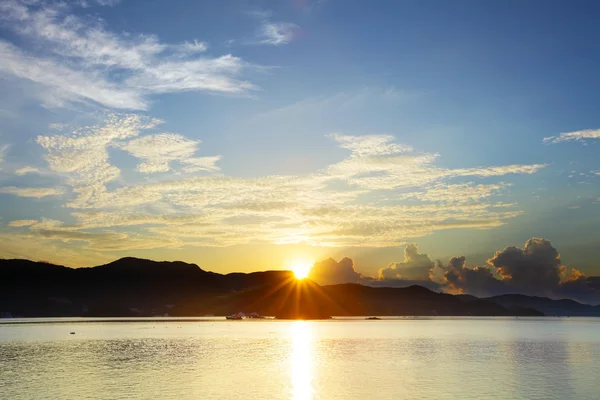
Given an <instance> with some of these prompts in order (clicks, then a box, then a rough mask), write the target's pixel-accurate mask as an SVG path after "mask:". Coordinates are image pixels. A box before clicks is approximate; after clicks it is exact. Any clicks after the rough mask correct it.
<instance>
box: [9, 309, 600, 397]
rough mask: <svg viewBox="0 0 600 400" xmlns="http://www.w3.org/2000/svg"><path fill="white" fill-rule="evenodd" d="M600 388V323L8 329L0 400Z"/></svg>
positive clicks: (568, 392) (588, 392) (591, 391)
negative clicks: (0, 399)
mask: <svg viewBox="0 0 600 400" xmlns="http://www.w3.org/2000/svg"><path fill="white" fill-rule="evenodd" d="M72 331H74V332H75V334H74V335H71V334H70V332H72ZM599 379H600V319H584V318H581V319H579V318H569V319H565V318H548V319H542V318H538V319H522V318H521V319H511V318H507V319H502V318H489V319H485V318H479V319H475V318H473V319H465V318H462V319H461V318H454V319H442V318H434V319H405V320H384V321H364V320H358V319H357V320H334V321H320V322H301V321H298V322H287V321H272V320H263V321H224V320H222V321H216V320H213V321H210V320H204V321H198V320H195V321H185V322H181V321H168V320H162V321H158V322H156V321H155V322H138V321H136V322H94V323H89V322H88V323H85V322H81V321H77V322H64V321H60V322H57V321H54V322H52V323H36V324H10V325H9V324H0V398H2V399H15V400H17V399H478V400H479V399H492V398H494V399H598V398H600V385H599V382H598V380H599Z"/></svg>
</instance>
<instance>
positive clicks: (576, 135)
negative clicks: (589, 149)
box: [544, 129, 600, 143]
mask: <svg viewBox="0 0 600 400" xmlns="http://www.w3.org/2000/svg"><path fill="white" fill-rule="evenodd" d="M599 138H600V129H584V130H581V131H574V132H565V133H561V134H560V135H558V136H549V137H545V138H544V143H561V142H573V141H582V140H585V139H599Z"/></svg>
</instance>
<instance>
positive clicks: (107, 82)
mask: <svg viewBox="0 0 600 400" xmlns="http://www.w3.org/2000/svg"><path fill="white" fill-rule="evenodd" d="M0 14H1V15H2V16H0V22H3V23H4V25H6V26H7V27H8V28H10V29H12V30H14V31H15V32H16V33H18V34H19V35H21V36H25V37H28V38H31V39H33V40H34V43H35V45H36V46H37V47H39V49H40V51H39V53H40V55H38V56H33V55H31V54H26V53H25V52H23V51H22V50H21V49H18V48H16V47H15V46H13V45H11V44H9V43H8V42H6V41H0V57H1V58H2V60H3V62H2V63H1V64H0V72H3V73H4V74H9V75H13V76H16V77H18V78H22V79H27V80H30V81H33V82H36V83H38V84H40V85H42V87H43V88H44V89H43V90H42V91H41V93H40V96H43V97H44V100H45V102H46V103H47V104H49V105H63V104H64V103H66V102H75V101H78V102H81V101H92V102H96V103H99V104H102V105H104V106H106V107H111V108H121V109H147V108H148V100H147V96H148V95H149V94H152V93H167V92H179V91H188V90H194V91H209V92H216V93H230V94H243V93H246V92H247V91H249V90H254V89H256V87H255V86H254V85H253V84H251V83H250V82H248V81H245V80H240V79H238V78H237V77H238V76H239V75H240V74H241V73H242V72H243V71H244V70H246V69H248V68H249V67H251V65H249V64H248V63H246V62H244V61H243V60H241V59H239V58H237V57H234V56H232V55H223V56H218V57H210V56H203V55H200V56H199V54H203V53H204V52H205V51H206V49H207V45H206V44H205V43H204V42H199V41H197V40H195V41H193V42H184V43H181V44H167V43H162V42H160V41H159V40H158V38H156V37H155V36H151V35H125V34H122V35H117V34H115V33H112V32H110V31H108V30H106V28H105V26H104V24H103V23H102V21H98V20H94V19H91V18H81V17H78V16H76V15H74V14H69V7H68V6H66V5H65V4H59V5H50V4H42V5H41V6H40V5H38V6H37V7H33V6H29V5H28V3H26V2H20V1H17V0H7V1H5V2H3V3H2V4H1V5H0ZM182 56H183V57H182ZM115 71H117V72H116V73H115Z"/></svg>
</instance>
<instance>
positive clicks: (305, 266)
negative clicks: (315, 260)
mask: <svg viewBox="0 0 600 400" xmlns="http://www.w3.org/2000/svg"><path fill="white" fill-rule="evenodd" d="M311 268H312V264H311V263H310V262H308V261H303V260H296V261H293V262H292V263H291V264H290V269H291V270H292V271H293V272H294V276H295V277H296V279H298V280H301V279H304V278H306V277H307V276H308V274H309V273H310V269H311Z"/></svg>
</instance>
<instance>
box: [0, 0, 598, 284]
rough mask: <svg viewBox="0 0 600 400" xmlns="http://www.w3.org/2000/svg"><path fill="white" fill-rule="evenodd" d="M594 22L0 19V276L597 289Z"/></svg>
mask: <svg viewBox="0 0 600 400" xmlns="http://www.w3.org/2000/svg"><path fill="white" fill-rule="evenodd" d="M599 8H600V5H598V4H597V3H596V2H593V1H580V2H578V3H577V6H576V7H575V6H573V5H571V4H569V3H568V2H564V1H547V2H539V1H537V2H536V1H530V2H521V1H486V2H482V1H453V2H443V1H420V2H411V1H379V2H365V1H341V0H321V1H316V0H313V1H310V0H303V1H301V0H295V1H287V0H286V1H255V2H254V1H219V2H196V1H183V0H178V1H152V2H146V1H135V0H123V1H108V0H103V1H99V0H85V1H72V2H60V3H59V2H52V1H19V0H7V1H4V2H2V5H0V15H2V16H1V17H0V53H1V57H0V60H1V63H0V89H1V90H0V150H1V152H0V155H1V157H0V201H1V202H2V212H1V215H0V216H1V218H2V219H1V220H0V257H26V258H33V259H45V260H50V261H52V262H56V263H61V264H67V265H73V266H80V265H94V264H99V263H102V262H105V261H110V260H112V259H115V258H118V257H121V256H123V255H136V256H140V257H149V258H154V259H183V260H186V261H190V262H196V263H198V264H200V265H201V266H203V267H205V268H207V269H212V270H216V271H234V270H241V271H248V270H255V269H270V268H286V266H287V265H289V263H291V262H293V261H294V260H296V259H303V260H307V261H310V262H314V261H318V260H320V259H322V258H326V257H330V256H331V257H334V258H336V259H340V258H342V257H344V256H348V257H352V259H353V260H354V263H355V268H356V270H357V271H360V272H361V273H363V274H364V275H367V276H376V275H377V271H378V270H380V269H381V268H384V267H386V266H387V265H388V264H389V263H391V262H397V261H401V260H402V259H403V257H404V248H405V246H406V245H407V244H409V243H418V244H419V246H420V247H419V248H420V251H422V252H423V253H427V254H428V255H429V257H430V258H431V259H440V260H447V259H449V258H450V257H452V256H458V255H464V256H466V257H467V260H468V262H469V265H471V266H475V265H484V264H485V263H486V260H487V259H488V258H490V257H492V256H493V255H494V253H495V252H496V251H499V250H502V249H504V248H505V247H506V246H511V245H514V246H519V247H521V246H523V244H524V243H525V241H526V240H528V239H529V238H531V237H543V238H545V239H548V240H550V241H551V242H552V244H553V246H555V247H556V248H557V249H558V250H559V251H560V254H561V256H562V262H563V263H564V264H565V265H568V266H570V267H577V268H578V269H579V270H581V271H583V272H584V273H586V274H597V273H600V265H599V264H598V262H597V260H598V257H599V256H600V250H598V248H597V247H598V246H597V243H598V241H599V239H600V237H599V233H598V232H597V228H596V227H597V226H598V223H600V161H599V159H598V156H597V155H598V149H599V147H598V146H599V145H600V144H599V143H598V138H600V131H599V129H600V115H599V114H598V112H597V110H598V105H599V103H600V100H599V99H598V93H600V80H599V79H597V72H596V71H597V66H598V62H599V60H600V56H599V54H600V52H599V50H600V48H599V46H600V45H599V44H598V41H597V40H596V38H597V37H598V35H599V34H600V32H598V31H599V30H600V28H598V27H597V16H598V12H599V11H600V9H599Z"/></svg>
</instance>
